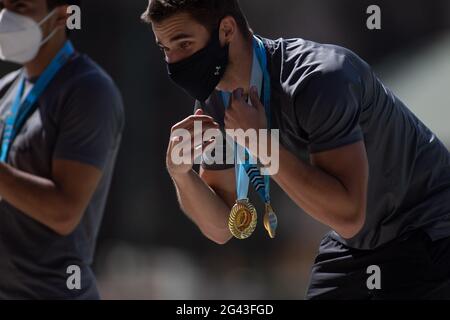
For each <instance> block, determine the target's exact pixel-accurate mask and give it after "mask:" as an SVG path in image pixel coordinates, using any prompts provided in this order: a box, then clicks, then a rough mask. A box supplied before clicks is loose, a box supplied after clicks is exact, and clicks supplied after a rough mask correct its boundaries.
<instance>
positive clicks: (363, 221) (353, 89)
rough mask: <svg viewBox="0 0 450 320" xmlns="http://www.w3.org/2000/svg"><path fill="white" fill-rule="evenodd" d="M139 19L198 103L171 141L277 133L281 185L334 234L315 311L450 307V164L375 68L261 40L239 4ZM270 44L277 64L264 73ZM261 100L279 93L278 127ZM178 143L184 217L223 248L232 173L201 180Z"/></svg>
mask: <svg viewBox="0 0 450 320" xmlns="http://www.w3.org/2000/svg"><path fill="white" fill-rule="evenodd" d="M143 20H144V21H145V22H147V23H150V24H151V25H152V27H153V31H154V34H155V37H156V41H157V43H158V45H159V46H160V47H161V49H162V50H163V52H164V54H165V59H166V63H167V66H168V70H169V75H170V77H171V78H172V80H174V82H175V83H177V84H178V85H179V86H181V87H182V88H183V89H184V90H185V91H187V92H188V93H189V94H190V95H191V96H192V97H194V98H196V99H197V108H196V112H195V115H194V116H190V117H189V118H187V119H185V120H183V121H181V122H179V123H178V124H176V125H175V126H174V127H173V129H172V130H173V131H175V130H177V129H187V130H189V131H190V132H191V134H192V135H194V123H195V122H201V123H202V124H203V130H207V129H209V128H219V127H222V128H223V127H225V128H227V129H244V130H247V129H255V130H261V129H266V128H269V129H279V130H280V138H281V146H280V150H279V154H280V169H279V172H278V173H277V174H276V175H274V176H273V179H274V180H275V181H276V182H277V183H278V184H279V185H280V186H281V188H282V189H283V190H284V191H285V192H286V193H287V194H288V195H289V196H290V197H291V198H292V199H293V200H294V201H295V203H296V204H297V205H298V206H299V207H301V208H303V209H304V210H305V211H306V212H307V213H308V214H310V215H311V216H312V217H313V218H315V219H316V220H318V221H320V222H322V223H324V224H326V225H327V226H329V227H331V228H332V229H333V231H331V232H330V233H328V234H327V235H326V236H325V238H324V239H323V241H322V243H321V245H320V249H319V254H318V257H317V259H316V262H315V265H314V267H313V270H312V276H311V283H310V288H309V291H308V298H309V299H371V298H375V299H393V298H450V156H449V153H448V151H447V149H446V148H445V147H444V146H443V144H442V143H441V141H440V140H439V139H438V138H437V137H436V136H435V135H434V134H433V132H431V131H430V130H429V129H428V128H427V127H426V126H425V125H424V124H423V123H422V122H421V121H420V120H419V119H417V117H415V116H414V115H413V114H412V112H411V111H409V109H408V108H407V107H406V106H405V105H404V104H403V103H402V102H401V101H400V100H399V99H398V98H397V97H395V96H394V94H393V93H392V92H390V91H389V89H387V88H386V87H385V86H384V85H383V84H382V83H381V82H380V80H379V79H378V78H377V77H376V76H375V75H374V73H373V72H372V70H371V68H370V66H369V65H367V64H366V63H365V62H364V61H363V60H361V59H360V58H359V57H358V56H356V55H355V54H354V53H352V52H350V51H349V50H346V49H344V48H341V47H338V46H333V45H322V44H318V43H315V42H311V41H305V40H303V39H290V40H285V39H278V40H269V39H264V38H261V37H255V36H254V35H253V33H252V31H251V29H250V28H249V26H248V23H247V21H246V18H245V16H244V14H243V13H242V11H241V10H240V8H239V4H238V2H237V0H183V1H182V0H150V2H149V6H148V8H147V11H146V12H145V13H144V14H143ZM260 42H262V43H263V45H264V48H265V56H266V59H267V61H268V62H267V65H264V64H258V63H256V64H255V61H256V60H255V59H256V58H257V55H256V54H255V53H254V52H256V51H257V44H258V43H260ZM258 69H262V70H258ZM255 74H256V75H258V74H259V75H260V76H261V75H263V76H262V79H260V81H259V83H258V86H259V88H253V87H252V86H251V85H250V84H251V83H252V82H253V80H254V75H255ZM266 75H268V76H266ZM266 81H270V86H269V87H265V86H264V84H265V83H266ZM262 87H263V88H262ZM261 91H264V92H265V93H266V94H267V92H268V91H270V112H269V113H268V114H267V113H265V109H266V108H267V105H266V104H265V103H263V102H264V99H262V100H263V101H260V97H259V95H260V96H261V98H262V96H263V95H264V94H263V93H261ZM230 93H232V97H231V99H230V102H229V103H227V102H226V100H224V99H223V96H224V95H226V94H230ZM248 96H250V100H251V103H248V102H247V99H246V97H248ZM206 114H208V115H206ZM268 117H271V118H272V122H271V125H270V126H268V125H267V123H268ZM179 143H182V140H181V139H180V138H179V137H171V139H170V143H169V150H168V153H167V165H168V170H169V173H170V175H171V177H172V179H173V181H174V183H175V186H176V189H177V193H178V197H179V201H180V204H181V207H182V209H183V210H184V212H185V213H186V214H187V215H188V216H189V217H190V218H191V219H192V220H193V222H194V223H196V224H197V226H198V227H199V228H200V230H201V231H202V232H203V233H204V234H205V236H206V237H208V238H209V239H211V240H212V241H214V242H216V243H219V244H225V243H227V242H228V241H229V240H230V239H231V238H232V234H231V232H230V230H229V228H228V224H227V222H228V218H229V212H230V209H231V207H232V206H233V204H234V203H235V201H236V189H235V183H236V176H235V170H234V169H233V168H234V165H231V166H230V165H224V164H217V163H216V164H212V165H211V164H206V162H205V163H203V165H202V166H201V169H200V173H199V174H197V173H196V172H195V171H194V170H193V166H192V163H193V161H192V163H191V164H189V163H183V164H181V165H179V164H175V162H174V161H173V159H172V158H171V156H172V150H173V149H174V148H175V147H176V146H177V145H178V144H179ZM196 147H198V146H195V145H193V146H192V154H195V152H194V149H196ZM305 152H306V153H307V154H308V155H309V157H308V158H309V159H308V158H305V157H303V154H304V153H305ZM260 160H261V159H260ZM283 218H285V219H288V217H283ZM373 266H376V267H378V269H377V270H380V271H381V274H380V275H379V276H380V277H381V279H382V283H381V284H382V286H381V285H379V281H375V282H374V283H375V284H374V285H375V287H376V288H372V287H371V286H370V285H368V283H369V281H368V279H369V276H370V274H368V273H367V272H368V270H373V268H371V267H373ZM372 289H377V290H372Z"/></svg>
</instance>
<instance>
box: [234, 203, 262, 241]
mask: <svg viewBox="0 0 450 320" xmlns="http://www.w3.org/2000/svg"><path fill="white" fill-rule="evenodd" d="M257 223H258V215H257V213H256V209H255V207H254V206H253V205H252V204H251V203H250V202H249V201H248V199H243V200H238V201H237V202H236V204H235V205H234V207H233V209H231V213H230V218H229V220H228V228H229V229H230V232H231V234H232V235H233V236H234V237H235V238H237V239H240V240H244V239H247V238H248V237H250V236H251V235H252V234H253V232H254V231H255V229H256V224H257Z"/></svg>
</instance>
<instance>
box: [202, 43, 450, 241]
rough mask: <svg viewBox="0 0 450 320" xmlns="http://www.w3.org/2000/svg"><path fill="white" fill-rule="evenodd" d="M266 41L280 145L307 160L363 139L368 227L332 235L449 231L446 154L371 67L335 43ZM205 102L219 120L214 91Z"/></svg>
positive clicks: (381, 237)
mask: <svg viewBox="0 0 450 320" xmlns="http://www.w3.org/2000/svg"><path fill="white" fill-rule="evenodd" d="M263 42H264V43H265V46H266V49H267V55H268V61H269V73H270V76H271V82H272V83H271V86H272V88H271V112H272V128H273V129H279V130H280V143H281V144H282V145H283V146H285V147H286V148H287V149H288V150H289V151H290V152H292V153H293V154H295V155H296V156H298V157H299V158H301V159H304V160H308V158H309V155H310V154H312V153H317V152H322V151H326V150H332V149H335V148H339V147H343V146H345V145H349V144H352V143H356V142H358V141H361V140H364V142H365V146H366V149H367V155H368V160H369V169H370V173H369V174H370V177H369V186H368V194H367V210H366V223H365V226H364V228H363V229H362V231H361V232H359V234H358V235H356V236H355V237H354V238H352V239H343V238H341V237H340V236H339V235H338V234H337V233H335V232H333V233H332V235H333V237H335V238H336V239H337V240H339V241H340V242H342V243H344V244H346V245H348V246H350V247H354V248H358V249H372V248H376V247H378V246H380V245H382V244H385V243H387V242H389V241H391V240H393V239H396V238H397V237H400V236H402V235H404V234H406V233H408V232H410V231H414V230H416V229H420V228H422V229H425V230H426V231H427V232H428V233H429V234H430V236H431V237H432V238H433V239H440V238H443V237H448V236H450V155H449V152H448V150H447V149H446V147H445V146H444V145H443V144H442V143H441V141H440V140H439V139H438V137H436V136H435V135H434V134H433V132H431V131H430V130H429V129H428V128H427V127H426V126H425V125H424V124H423V123H422V122H421V121H420V120H419V119H418V118H417V117H416V116H415V115H414V114H413V113H412V112H411V111H410V110H409V109H408V108H407V107H406V106H405V105H404V104H403V103H402V102H401V101H400V100H399V99H398V98H397V97H396V96H395V95H394V94H393V93H392V92H391V91H390V90H389V89H388V88H386V87H385V86H384V85H383V84H382V83H381V81H380V80H379V79H378V78H377V77H376V76H375V75H374V73H373V71H372V70H371V68H370V66H369V65H368V64H367V63H365V62H364V61H363V60H361V59H360V58H359V57H358V56H356V55H355V54H354V53H352V52H351V51H349V50H347V49H345V48H342V47H338V46H334V45H323V44H318V43H315V42H311V41H305V40H303V39H290V40H285V39H279V40H276V41H272V40H268V39H263ZM430 103H432V102H430ZM199 106H200V104H199V103H197V107H199ZM203 107H204V109H205V112H207V113H209V114H210V115H212V116H213V117H214V118H215V119H216V120H217V121H218V122H219V123H220V124H222V125H223V115H224V106H223V102H222V99H221V98H220V96H219V95H218V94H217V92H215V93H213V95H212V96H211V97H210V99H209V100H208V101H207V102H206V104H205V105H204V106H203ZM351 165H352V164H351V163H349V166H351ZM203 167H204V168H206V169H210V170H220V169H226V168H229V167H230V166H226V165H210V166H208V165H205V164H204V165H203Z"/></svg>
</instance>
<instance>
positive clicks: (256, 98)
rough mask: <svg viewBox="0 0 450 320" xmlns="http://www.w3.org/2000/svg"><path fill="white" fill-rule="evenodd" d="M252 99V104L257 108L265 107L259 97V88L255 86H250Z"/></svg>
mask: <svg viewBox="0 0 450 320" xmlns="http://www.w3.org/2000/svg"><path fill="white" fill-rule="evenodd" d="M250 101H251V102H252V106H253V107H254V108H256V109H261V107H262V108H264V106H263V104H262V103H261V100H260V99H259V94H258V89H257V88H256V87H255V86H252V87H251V88H250Z"/></svg>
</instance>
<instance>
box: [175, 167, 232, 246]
mask: <svg viewBox="0 0 450 320" xmlns="http://www.w3.org/2000/svg"><path fill="white" fill-rule="evenodd" d="M172 179H173V181H174V183H175V186H176V189H177V194H178V200H179V202H180V206H181V209H182V210H183V211H184V212H185V213H186V215H187V216H188V217H189V218H191V219H192V220H193V222H194V223H195V224H196V225H197V226H198V227H199V228H200V230H201V231H202V232H203V233H204V235H205V236H207V237H208V238H209V239H211V240H212V241H214V242H216V243H219V244H223V243H226V242H227V241H228V240H229V239H230V238H231V233H230V231H229V229H228V225H227V222H228V215H229V213H230V208H229V207H228V205H227V204H226V203H225V201H224V200H222V199H221V198H220V197H219V196H218V195H217V194H216V192H215V191H214V190H213V189H212V188H211V187H209V186H208V185H207V184H206V183H205V182H204V181H203V180H202V179H201V178H200V176H199V175H198V174H197V173H196V172H195V171H194V170H191V171H189V172H188V173H186V174H179V175H173V176H172Z"/></svg>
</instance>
